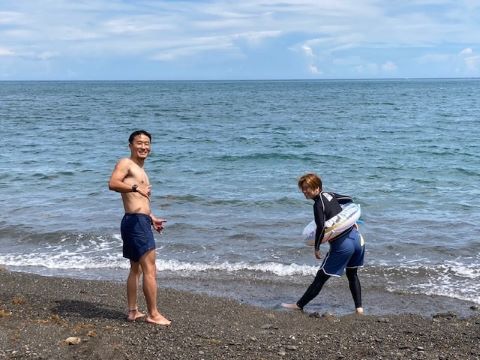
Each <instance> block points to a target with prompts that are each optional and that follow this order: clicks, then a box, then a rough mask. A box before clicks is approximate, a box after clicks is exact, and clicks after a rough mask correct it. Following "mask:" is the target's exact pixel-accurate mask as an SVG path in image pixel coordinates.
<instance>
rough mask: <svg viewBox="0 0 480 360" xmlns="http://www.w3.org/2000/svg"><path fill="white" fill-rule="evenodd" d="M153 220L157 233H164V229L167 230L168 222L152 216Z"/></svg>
mask: <svg viewBox="0 0 480 360" xmlns="http://www.w3.org/2000/svg"><path fill="white" fill-rule="evenodd" d="M151 218H152V226H153V228H154V229H155V231H157V232H159V233H162V231H163V229H164V228H165V223H166V222H167V220H165V219H162V218H156V217H155V216H153V215H152V216H151Z"/></svg>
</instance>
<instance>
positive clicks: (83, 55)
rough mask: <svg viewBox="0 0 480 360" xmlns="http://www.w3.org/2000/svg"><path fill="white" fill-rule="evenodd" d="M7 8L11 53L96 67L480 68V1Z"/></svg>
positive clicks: (0, 52)
mask: <svg viewBox="0 0 480 360" xmlns="http://www.w3.org/2000/svg"><path fill="white" fill-rule="evenodd" d="M0 1H1V0H0ZM1 2H2V11H0V25H2V26H1V27H0V39H1V41H2V46H3V48H0V56H2V57H5V56H22V57H28V58H29V59H32V61H33V60H38V59H41V60H48V59H52V58H53V57H55V58H56V59H57V60H59V61H65V63H67V62H71V59H72V58H75V59H78V60H79V61H78V63H77V64H86V66H89V64H91V61H93V59H95V60H101V61H103V62H108V61H114V60H111V59H115V60H118V59H119V56H124V57H125V58H124V60H125V59H127V60H128V61H133V60H131V59H139V60H140V61H144V60H151V59H154V60H160V61H163V62H168V61H170V62H172V63H174V62H175V61H177V60H178V59H182V58H188V62H189V63H190V64H191V66H192V68H196V69H199V68H200V69H201V68H202V65H204V64H205V63H206V62H208V61H210V60H211V59H212V56H210V54H211V53H214V54H215V56H218V57H219V59H220V57H222V59H224V60H225V63H227V62H228V60H229V59H231V58H235V59H236V60H238V59H240V58H243V59H245V58H247V57H249V58H248V61H249V62H250V65H249V68H254V67H255V63H256V61H258V62H259V63H260V62H262V60H264V59H255V58H253V57H254V56H265V55H264V54H265V52H262V51H257V52H255V51H250V50H252V49H254V48H256V47H257V48H258V47H262V46H265V47H266V48H268V53H269V54H270V55H269V56H271V57H273V58H275V57H278V56H284V55H285V54H286V53H287V52H288V50H294V52H291V53H290V54H288V56H292V57H296V58H297V59H298V58H300V59H301V60H302V59H303V60H305V62H298V63H301V64H302V65H299V66H298V67H299V68H300V69H297V70H298V71H305V68H304V67H303V66H305V65H304V64H305V63H306V64H308V66H309V68H308V71H309V72H310V73H312V74H321V73H322V72H321V71H320V70H319V69H320V68H321V69H323V70H324V71H325V72H327V73H328V74H329V75H331V74H333V73H335V74H338V75H340V76H341V75H342V74H351V73H352V69H353V68H355V69H356V71H357V72H358V73H362V74H366V75H376V74H378V75H379V76H381V75H382V74H385V73H390V74H393V73H399V75H402V74H401V71H402V72H403V71H407V70H405V69H406V65H405V64H406V62H407V60H405V59H408V61H410V66H411V68H412V69H413V68H415V66H418V64H424V65H427V64H433V63H434V64H436V66H435V68H444V69H446V70H445V71H451V69H453V68H455V67H463V68H464V69H467V70H469V71H470V72H473V71H478V68H479V66H480V65H479V63H478V56H476V54H475V53H474V51H473V48H474V47H475V46H476V45H477V44H478V43H479V40H478V34H479V33H480V18H479V15H478V14H479V11H477V10H478V9H479V6H478V4H477V3H476V2H475V1H474V0H463V1H456V0H412V1H408V2H393V1H385V0H383V1H382V0H342V1H331V0H283V1H278V0H243V1H236V2H232V1H226V0H209V1H202V0H195V1H193V0H184V1H171V0H142V1H133V0H122V1H111V0H82V1H69V0H55V1H47V2H34V1H10V2H6V1H1ZM273 39H274V41H271V40H273ZM444 44H447V45H448V46H449V47H443V45H444ZM267 46H268V47H267ZM452 46H456V50H452ZM467 46H468V47H467ZM425 49H429V50H428V54H424V55H421V54H420V52H421V51H422V52H425V51H426V50H425ZM458 49H463V50H461V51H460V52H459V51H458ZM372 50H373V51H372ZM255 53H256V54H255ZM392 53H393V55H392ZM257 54H261V55H257ZM398 57H402V61H400V59H399V58H398ZM205 59H207V60H205ZM385 59H390V60H389V61H386V62H385ZM124 63H127V61H124ZM397 64H402V65H401V71H400V69H399V67H398V66H397ZM133 66H134V64H133ZM133 66H132V67H133ZM92 68H93V66H92ZM425 68H427V67H426V66H425ZM290 70H291V69H287V68H286V69H285V72H288V71H290ZM79 73H80V71H79ZM286 75H288V74H286Z"/></svg>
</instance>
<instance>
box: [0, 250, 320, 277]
mask: <svg viewBox="0 0 480 360" xmlns="http://www.w3.org/2000/svg"><path fill="white" fill-rule="evenodd" d="M88 253H89V251H83V252H82V254H80V253H77V252H72V251H68V250H61V251H57V252H49V253H48V254H45V253H44V254H33V253H31V254H17V255H14V254H6V255H0V264H4V265H6V266H13V267H29V266H31V267H43V268H47V269H62V270H68V269H72V270H78V269H105V268H110V269H128V268H129V263H128V261H126V259H124V258H123V257H122V256H121V255H119V254H118V253H116V254H113V255H108V254H104V255H102V257H101V259H99V258H94V257H89V256H88ZM157 269H158V271H172V272H185V273H198V272H208V271H221V272H224V273H236V272H246V271H252V272H260V273H271V274H274V275H276V276H281V277H282V276H292V275H312V274H314V273H315V272H316V271H317V268H316V267H314V266H308V265H298V264H281V263H277V262H267V263H261V264H251V263H247V262H236V263H235V262H228V261H226V262H208V263H201V262H183V261H178V260H162V259H157Z"/></svg>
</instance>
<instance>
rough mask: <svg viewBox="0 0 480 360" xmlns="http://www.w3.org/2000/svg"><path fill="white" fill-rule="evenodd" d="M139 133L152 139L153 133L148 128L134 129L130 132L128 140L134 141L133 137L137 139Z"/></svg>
mask: <svg viewBox="0 0 480 360" xmlns="http://www.w3.org/2000/svg"><path fill="white" fill-rule="evenodd" d="M138 135H145V136H148V138H149V139H150V141H152V135H150V133H149V132H148V131H146V130H137V131H134V132H133V133H131V134H130V137H129V138H128V142H129V143H130V144H132V143H133V139H135V136H138Z"/></svg>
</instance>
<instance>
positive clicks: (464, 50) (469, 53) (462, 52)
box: [460, 48, 473, 56]
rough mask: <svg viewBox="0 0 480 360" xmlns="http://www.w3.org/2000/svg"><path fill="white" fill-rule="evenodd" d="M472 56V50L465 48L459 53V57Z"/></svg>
mask: <svg viewBox="0 0 480 360" xmlns="http://www.w3.org/2000/svg"><path fill="white" fill-rule="evenodd" d="M472 54H473V50H472V48H465V49H463V50H462V51H460V56H464V55H472Z"/></svg>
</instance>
